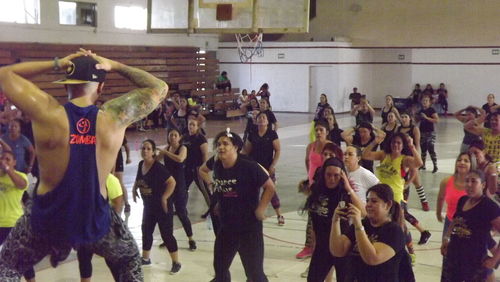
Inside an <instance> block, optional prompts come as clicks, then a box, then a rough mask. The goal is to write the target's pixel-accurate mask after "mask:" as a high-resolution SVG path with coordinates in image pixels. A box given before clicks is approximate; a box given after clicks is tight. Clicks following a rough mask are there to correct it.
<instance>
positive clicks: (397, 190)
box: [362, 133, 422, 203]
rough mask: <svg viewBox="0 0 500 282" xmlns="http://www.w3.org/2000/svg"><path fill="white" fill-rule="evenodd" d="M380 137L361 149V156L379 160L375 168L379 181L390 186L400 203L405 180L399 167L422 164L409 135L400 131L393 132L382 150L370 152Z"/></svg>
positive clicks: (413, 166) (414, 166)
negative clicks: (378, 164)
mask: <svg viewBox="0 0 500 282" xmlns="http://www.w3.org/2000/svg"><path fill="white" fill-rule="evenodd" d="M380 139H381V138H376V139H375V140H374V141H373V142H372V143H371V144H370V145H368V147H366V148H365V150H364V151H363V155H362V158H363V159H365V160H373V161H375V160H377V161H380V166H378V167H377V169H376V175H377V177H378V179H379V180H380V182H381V183H384V184H387V185H389V186H391V188H392V190H393V192H394V200H395V201H396V202H398V203H400V202H401V201H402V200H403V190H404V184H405V181H404V179H403V176H402V175H401V169H402V168H403V167H404V168H418V167H420V166H422V159H421V157H420V153H418V151H417V149H415V146H414V145H413V141H412V140H411V138H410V137H408V136H406V135H405V134H402V133H395V134H394V135H393V136H392V137H391V139H390V140H389V142H387V144H386V146H385V148H382V149H383V151H377V152H372V151H371V148H372V147H374V146H376V145H377V144H380V143H381V142H382V140H380Z"/></svg>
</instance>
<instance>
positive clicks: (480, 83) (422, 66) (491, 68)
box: [412, 48, 500, 111]
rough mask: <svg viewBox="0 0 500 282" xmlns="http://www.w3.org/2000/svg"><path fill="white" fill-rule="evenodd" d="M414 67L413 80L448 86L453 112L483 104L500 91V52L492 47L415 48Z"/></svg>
mask: <svg viewBox="0 0 500 282" xmlns="http://www.w3.org/2000/svg"><path fill="white" fill-rule="evenodd" d="M412 70H413V71H412V83H421V84H422V83H432V84H433V85H435V87H436V86H438V85H439V83H441V82H444V83H445V84H446V85H447V88H448V95H449V96H450V99H449V104H450V110H451V111H456V110H458V109H461V108H464V107H465V106H468V105H475V106H480V105H482V104H484V103H486V96H487V95H488V93H497V94H498V92H499V90H500V80H499V79H498V73H500V55H492V49H491V48H453V49H449V48H447V49H414V50H413V66H412Z"/></svg>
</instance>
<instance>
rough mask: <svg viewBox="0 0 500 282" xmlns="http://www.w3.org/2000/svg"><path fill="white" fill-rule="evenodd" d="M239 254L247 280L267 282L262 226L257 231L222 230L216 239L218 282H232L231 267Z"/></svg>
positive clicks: (215, 266)
mask: <svg viewBox="0 0 500 282" xmlns="http://www.w3.org/2000/svg"><path fill="white" fill-rule="evenodd" d="M236 253H238V254H239V255H240V258H241V262H242V264H243V268H244V269H245V273H246V275H247V279H248V280H249V281H252V282H267V281H268V280H267V277H266V275H265V274H264V236H263V234H262V226H260V227H259V229H257V230H253V231H247V232H234V231H232V230H227V229H224V228H221V229H220V230H219V233H218V234H217V236H216V238H215V246H214V269H215V281H216V282H230V281H231V274H230V273H229V267H230V266H231V263H232V262H233V259H234V256H235V255H236Z"/></svg>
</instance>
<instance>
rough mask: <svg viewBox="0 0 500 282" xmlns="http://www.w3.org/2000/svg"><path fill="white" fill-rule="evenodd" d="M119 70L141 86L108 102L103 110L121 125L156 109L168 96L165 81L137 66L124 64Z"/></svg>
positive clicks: (139, 118)
mask: <svg viewBox="0 0 500 282" xmlns="http://www.w3.org/2000/svg"><path fill="white" fill-rule="evenodd" d="M118 72H119V73H120V74H121V75H123V76H124V77H126V78H128V79H130V80H131V81H132V82H134V83H135V84H136V85H137V86H139V87H141V88H139V89H134V90H132V91H130V92H129V93H127V94H125V95H123V96H120V97H118V98H115V99H113V100H111V101H109V102H107V103H106V104H104V106H103V110H104V111H105V112H107V113H110V114H111V116H112V117H113V118H114V119H115V120H116V121H117V122H119V123H120V125H123V126H128V125H130V124H132V123H134V122H136V121H139V120H141V119H143V118H145V117H146V116H147V115H148V114H150V113H151V112H152V111H154V110H155V109H156V107H157V106H158V104H159V103H160V102H161V101H162V100H163V99H165V97H166V96H167V93H168V86H167V84H166V83H165V82H164V81H162V80H160V79H158V78H156V77H154V76H153V75H151V74H149V73H147V72H145V71H143V70H140V69H137V68H133V67H129V66H123V67H122V68H120V69H119V70H118Z"/></svg>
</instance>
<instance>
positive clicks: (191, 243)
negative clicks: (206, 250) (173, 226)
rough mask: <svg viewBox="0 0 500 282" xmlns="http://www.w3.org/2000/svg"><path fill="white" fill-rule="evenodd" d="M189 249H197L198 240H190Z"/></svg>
mask: <svg viewBox="0 0 500 282" xmlns="http://www.w3.org/2000/svg"><path fill="white" fill-rule="evenodd" d="M189 250H190V251H191V252H194V251H196V242H195V241H194V240H189Z"/></svg>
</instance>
